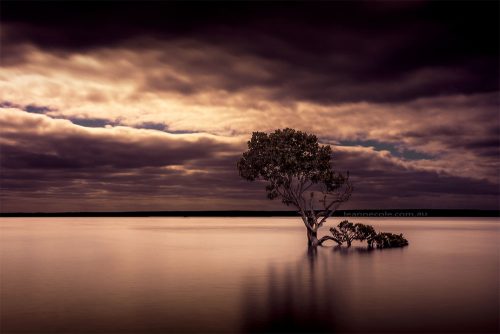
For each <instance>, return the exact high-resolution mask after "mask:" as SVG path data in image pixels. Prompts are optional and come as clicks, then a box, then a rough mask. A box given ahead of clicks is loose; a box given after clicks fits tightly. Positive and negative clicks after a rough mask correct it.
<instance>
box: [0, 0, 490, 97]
mask: <svg viewBox="0 0 500 334" xmlns="http://www.w3.org/2000/svg"><path fill="white" fill-rule="evenodd" d="M28 8H30V9H28ZM498 9H499V4H498V2H466V1H464V2H454V3H451V2H408V3H406V4H405V5H401V4H398V3H396V2H353V3H349V2H320V3H318V2H315V3H300V2H299V3H286V4H285V3H262V2H258V3H241V2H238V3H178V2H175V3H170V2H168V3H164V2H146V3H137V2H131V3H120V4H117V3H113V2H105V3H102V2H85V3H82V2H70V3H61V2H57V3H53V2H33V3H31V2H28V3H27V2H22V3H15V2H8V1H7V2H2V12H3V14H2V15H3V17H2V19H3V22H4V23H5V26H6V31H5V33H4V35H5V36H4V37H3V40H4V44H5V51H4V52H3V54H4V56H5V57H6V58H12V57H10V56H9V54H10V50H11V47H12V50H13V51H12V52H15V53H18V50H16V49H15V46H16V45H19V44H20V43H23V42H29V43H34V44H36V45H38V46H39V47H41V48H43V49H47V50H53V51H54V52H65V51H75V50H77V51H79V52H85V50H90V49H94V48H99V47H107V48H109V47H113V46H116V45H127V47H130V48H134V49H149V48H154V47H157V45H155V44H154V43H153V42H151V40H158V41H163V42H168V41H178V40H191V41H195V42H196V43H197V44H196V47H197V48H199V49H203V45H209V46H211V47H216V48H219V49H222V50H224V53H225V54H232V55H234V56H235V57H237V58H241V62H242V65H245V61H248V62H251V63H252V64H251V65H253V66H256V67H260V68H262V69H263V70H265V71H267V72H268V75H266V76H255V75H252V72H251V71H250V72H241V71H238V70H237V69H235V67H234V66H232V65H234V62H233V63H228V62H227V59H220V58H217V57H216V56H214V55H211V54H210V53H208V54H207V55H206V57H200V58H195V59H189V58H187V59H183V58H182V57H181V59H172V57H171V56H170V54H169V53H168V52H166V53H165V60H164V61H165V62H166V63H170V62H172V61H173V62H175V63H178V66H180V68H181V69H183V70H184V71H185V72H186V73H188V74H194V75H195V76H196V79H197V80H196V81H194V82H186V81H183V80H178V78H175V77H171V76H165V75H163V76H157V77H155V76H152V77H150V78H148V81H147V87H148V88H149V89H157V90H166V91H177V92H179V93H182V94H187V95H189V94H193V93H195V92H198V91H199V90H200V89H201V88H203V87H205V88H206V87H211V88H214V89H224V90H227V91H230V92H234V91H238V90H242V89H248V88H252V87H265V88H267V89H269V90H270V92H271V96H272V97H273V98H274V99H280V100H285V99H303V100H304V99H305V100H310V101H317V102H321V103H332V102H339V101H378V102H388V101H404V100H409V99H414V98H417V97H423V96H435V95H443V94H455V93H466V94H470V93H474V92H489V91H496V90H497V89H498V78H497V75H498V69H499V64H498V61H497V60H498V55H499V53H498V39H499V32H498V12H499V11H498ZM103 32H105V33H103ZM144 37H148V38H149V41H150V42H147V41H146V42H144V41H143V42H140V41H141V38H144ZM133 41H135V42H133ZM245 57H246V58H245ZM248 57H251V60H250V59H249V58H248ZM19 59H20V60H22V57H19ZM183 67H184V68H183Z"/></svg>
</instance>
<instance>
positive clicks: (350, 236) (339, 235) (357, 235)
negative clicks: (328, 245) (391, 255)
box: [330, 220, 377, 246]
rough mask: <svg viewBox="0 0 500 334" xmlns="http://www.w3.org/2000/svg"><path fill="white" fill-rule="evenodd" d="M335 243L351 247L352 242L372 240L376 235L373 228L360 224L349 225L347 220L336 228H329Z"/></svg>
mask: <svg viewBox="0 0 500 334" xmlns="http://www.w3.org/2000/svg"><path fill="white" fill-rule="evenodd" d="M330 232H331V233H332V235H333V237H334V238H335V241H336V242H337V243H338V244H342V243H344V242H345V243H347V245H348V246H351V243H352V241H354V240H358V241H365V240H370V239H372V238H374V237H375V236H376V234H377V232H375V229H374V228H373V226H370V225H365V224H361V223H356V224H354V223H351V222H349V221H348V220H343V221H341V222H340V223H339V224H338V225H337V227H332V228H330Z"/></svg>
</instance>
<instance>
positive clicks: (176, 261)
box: [0, 218, 499, 333]
mask: <svg viewBox="0 0 500 334" xmlns="http://www.w3.org/2000/svg"><path fill="white" fill-rule="evenodd" d="M369 223H370V224H373V225H376V226H377V229H379V230H382V231H384V230H389V231H390V230H397V231H399V232H402V233H404V235H405V236H407V237H408V239H409V240H411V245H410V246H409V247H405V248H402V249H387V250H378V249H374V250H366V248H364V247H358V245H357V244H355V245H353V246H352V247H351V248H350V249H346V248H338V247H324V248H319V249H317V250H312V251H306V250H305V249H304V248H303V245H304V233H303V232H304V231H303V227H302V226H300V225H299V224H297V221H296V220H294V219H268V218H265V219H264V218H263V219H254V218H252V219H250V218H248V219H238V220H237V221H235V220H233V219H229V218H228V219H219V218H217V219H212V218H203V219H201V218H196V219H183V220H179V219H177V218H175V219H174V218H161V219H150V218H141V219H136V218H134V219H132V218H131V219H120V220H115V219H112V218H106V219H101V218H99V219H94V218H92V219H90V218H89V219H74V218H71V219H62V218H61V219H51V218H45V219H12V220H11V219H9V220H4V221H2V220H0V265H1V266H0V332H1V333H21V332H24V333H76V332H80V333H125V332H126V333H132V332H133V333H152V332H157V333H237V332H342V333H344V332H350V333H366V332H378V333H385V332H392V333H402V332H413V333H436V332H439V333H442V332H474V333H485V332H498V324H499V321H498V320H499V317H498V314H499V303H498V296H499V290H498V289H499V286H498V278H499V276H498V275H499V267H498V263H499V257H498V254H499V253H498V251H499V248H498V237H499V234H498V224H497V222H496V221H489V220H484V219H483V220H477V221H474V220H463V221H459V222H454V221H450V220H436V221H432V220H425V221H420V220H404V221H398V220H383V221H378V222H377V221H375V222H374V221H373V220H370V221H369ZM360 245H361V244H360Z"/></svg>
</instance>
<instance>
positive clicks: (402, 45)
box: [0, 2, 500, 208]
mask: <svg viewBox="0 0 500 334" xmlns="http://www.w3.org/2000/svg"><path fill="white" fill-rule="evenodd" d="M1 6H2V23H1V25H2V29H1V32H0V33H1V38H2V52H1V54H0V55H1V58H2V65H3V66H2V68H0V120H1V122H2V123H1V125H2V133H1V140H2V141H1V145H2V151H1V155H2V157H1V163H2V170H1V173H2V186H3V187H5V188H6V189H7V188H8V191H7V193H8V194H10V195H12V196H11V197H12V198H14V199H15V198H27V197H26V196H27V194H30V191H29V190H30V189H31V190H32V192H31V195H30V196H34V197H32V200H33V201H36V203H38V204H37V205H38V207H41V208H44V207H45V206H46V205H52V207H53V206H54V205H56V204H50V203H48V202H47V201H48V200H47V201H46V200H44V199H43V198H44V197H47V198H51V196H56V193H57V192H58V191H59V192H60V193H61V194H67V195H68V197H71V195H69V194H73V193H75V194H78V191H77V189H81V194H86V195H85V196H86V197H85V198H86V199H85V201H87V203H88V205H89V207H92V206H94V205H95V206H96V207H97V206H101V207H104V206H105V207H107V208H109V207H110V206H109V205H114V204H112V203H120V204H116V205H117V207H127V206H128V205H129V204H125V203H130V202H131V201H132V202H135V203H137V205H138V206H141V207H148V208H150V207H151V208H153V207H154V208H156V207H161V205H162V204H161V203H163V202H162V200H161V199H160V198H169V200H170V201H172V202H171V203H177V204H179V203H181V202H182V203H181V204H182V205H186V206H188V205H189V204H188V203H192V202H193V201H194V202H196V198H203V199H204V201H205V202H207V203H208V202H209V203H212V204H213V205H218V204H217V203H226V204H227V205H228V206H231V205H233V206H234V207H238V206H239V205H240V206H241V205H243V206H245V205H249V206H252V205H256V207H259V205H262V204H255V203H257V202H254V201H258V199H259V198H261V196H260V193H259V189H260V188H259V186H258V185H251V186H250V188H248V189H251V190H248V192H246V191H245V192H244V193H245V194H241V193H242V192H241V191H240V190H238V187H246V186H249V185H246V184H245V183H240V182H241V181H240V180H238V178H237V175H235V173H234V160H235V159H237V157H238V153H239V152H241V151H242V150H244V147H245V141H246V140H248V138H249V137H250V135H251V133H252V132H253V131H266V132H269V131H273V130H274V129H276V128H284V127H292V128H296V129H300V130H304V131H308V132H312V133H315V134H317V135H318V137H319V138H320V140H321V141H322V142H323V143H329V144H332V145H337V146H338V148H337V149H338V150H339V152H340V153H338V154H339V157H341V159H339V160H340V161H339V162H340V163H343V162H342V161H344V160H345V161H347V162H349V163H346V164H345V166H344V167H345V169H349V170H351V173H352V175H354V176H353V177H358V178H359V179H358V182H361V184H362V186H361V190H360V194H359V195H356V196H359V197H358V200H357V201H358V202H356V201H354V202H353V203H354V204H353V205H364V206H367V207H373V205H376V206H380V205H385V204H386V203H385V202H383V201H382V200H381V198H383V196H384V195H383V194H384V193H386V194H389V195H387V196H389V198H391V200H390V201H389V204H390V205H389V206H391V205H399V206H401V205H403V206H404V205H410V204H412V203H413V202H410V200H409V198H411V201H415V202H418V203H420V205H424V204H425V203H429V205H434V203H435V202H436V201H435V196H445V198H444V199H442V203H450V204H449V205H451V206H453V207H457V206H464V205H465V206H466V207H467V206H473V207H476V206H477V207H479V206H481V207H482V206H484V207H497V204H495V201H494V200H492V198H493V197H491V196H494V192H493V190H492V189H493V188H494V187H498V184H500V180H499V174H498V170H499V169H500V166H499V161H500V148H499V147H500V145H499V138H500V119H499V118H498V108H499V106H500V102H499V98H498V96H499V95H498V94H499V87H498V43H497V41H498V29H497V21H498V20H497V13H498V10H497V9H498V4H497V3H493V2H491V3H487V2H483V3H480V4H474V5H472V4H471V3H460V4H453V10H452V11H451V10H450V9H451V8H450V6H451V5H449V4H447V3H434V2H430V3H428V2H410V3H404V4H403V3H390V2H389V3H386V2H376V3H372V2H356V3H342V2H334V3H314V4H306V3H293V4H287V5H286V6H285V5H283V4H281V3H272V4H266V5H265V6H266V7H265V10H263V8H262V7H261V6H262V4H259V3H257V4H254V3H246V4H241V3H238V4H224V5H217V4H216V5H213V4H210V5H208V4H196V5H194V4H181V3H146V4H141V5H139V6H138V5H137V4H134V5H131V4H123V6H122V5H121V6H119V7H116V6H115V5H112V4H106V3H104V4H101V3H99V4H97V3H69V4H61V3H57V4H53V5H51V4H36V3H33V4H30V6H32V7H31V10H30V11H26V10H25V9H24V7H23V6H22V5H18V4H15V3H13V2H2V4H1ZM96 6H98V10H96ZM193 6H197V7H196V8H197V9H196V10H194V9H193ZM200 9H201V10H200ZM450 13H452V14H450ZM131 14H133V15H131ZM464 16H466V17H468V18H471V19H472V18H474V19H475V21H474V24H472V23H470V22H469V21H468V20H463V19H462V17H464ZM88 22H92V25H91V26H90V25H89V24H88ZM356 157H358V158H356ZM356 159H358V160H356ZM21 175H22V176H21ZM356 175H357V176H356ZM391 175H392V180H393V181H394V182H397V184H396V186H394V185H391ZM23 178H25V179H30V180H32V182H30V183H29V184H27V183H26V182H24V183H23V181H22V180H23ZM364 178H367V179H370V181H369V182H368V183H366V182H365V181H364ZM127 180H131V181H130V182H129V181H127ZM405 180H406V181H405ZM408 180H413V181H411V182H408ZM394 182H393V183H394ZM235 184H237V185H238V186H235ZM391 187H392V188H391ZM394 188H396V190H397V192H396V193H398V194H400V196H399V197H400V198H397V196H398V195H391V194H392V193H393V191H394ZM245 189H247V188H245ZM391 189H392V190H391ZM467 190H470V191H471V194H472V195H471V197H470V200H471V202H470V203H469V204H467V200H466V198H468V197H467V194H466V192H467ZM481 192H483V193H484V194H483V197H481V195H480V193H481ZM47 194H50V196H49V195H47ZM127 194H129V195H130V200H127V198H126V197H127ZM155 194H157V195H158V199H157V200H152V202H151V203H149V202H148V201H147V200H146V199H145V198H148V197H150V196H152V197H154V196H156V195H155ZM176 194H182V196H181V197H183V198H189V200H187V199H186V200H184V199H182V200H181V199H180V198H181V197H175V196H176ZM228 194H230V196H229V195H228ZM87 195H88V196H87ZM16 196H17V197H16ZM393 197H394V198H393ZM140 198H144V199H143V200H141V199H140ZM481 198H483V200H484V201H481ZM98 199H99V200H98ZM105 199H109V203H110V204H106V205H108V206H106V205H104V204H102V203H103V201H104V200H105ZM7 200H8V199H7ZM8 201H9V200H8ZM68 201H69V199H68ZM113 201H115V202H113ZM224 201H225V202H224ZM238 201H239V202H238ZM453 201H454V202H453ZM14 202H15V200H12V201H10V202H8V204H5V205H6V207H8V208H13V207H16V204H15V203H14ZM153 202H154V203H153ZM72 203H73V204H71V205H74V206H75V207H78V201H77V199H76V198H75V199H74V202H72ZM99 203H100V204H99ZM139 203H141V204H139ZM148 203H149V204H148ZM214 203H215V204H214ZM249 203H250V204H249ZM258 203H262V202H258ZM266 203H267V202H266ZM356 203H358V204H356ZM485 203H486V204H485ZM177 204H171V205H172V207H176V205H177ZM181 204H179V205H181ZM212 204H206V205H207V207H210V205H212ZM68 205H69V204H68ZM204 205H205V204H204ZM266 205H271V206H273V205H274V204H269V203H268V204H266ZM443 205H444V204H443ZM68 207H69V206H68ZM273 207H274V206H273Z"/></svg>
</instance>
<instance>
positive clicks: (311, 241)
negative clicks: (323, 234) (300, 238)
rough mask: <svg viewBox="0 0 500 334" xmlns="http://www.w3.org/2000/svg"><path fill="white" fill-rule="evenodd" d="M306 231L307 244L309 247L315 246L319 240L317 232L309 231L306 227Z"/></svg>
mask: <svg viewBox="0 0 500 334" xmlns="http://www.w3.org/2000/svg"><path fill="white" fill-rule="evenodd" d="M306 231H307V246H309V247H316V246H318V245H319V240H318V232H316V231H314V232H313V231H311V230H309V229H306Z"/></svg>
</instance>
